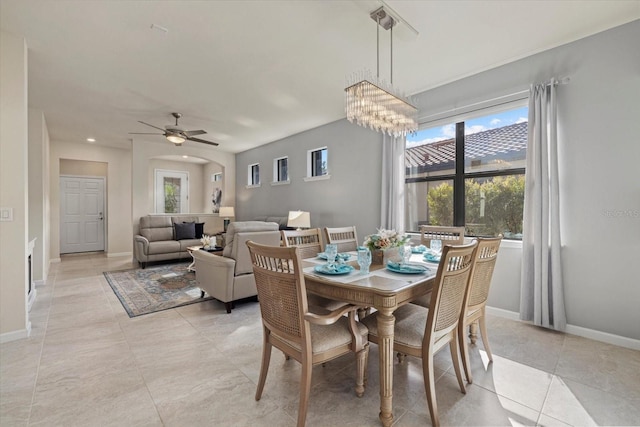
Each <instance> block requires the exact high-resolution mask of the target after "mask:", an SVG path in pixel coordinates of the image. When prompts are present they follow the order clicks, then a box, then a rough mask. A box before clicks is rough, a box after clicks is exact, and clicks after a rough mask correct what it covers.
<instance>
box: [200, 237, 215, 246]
mask: <svg viewBox="0 0 640 427" xmlns="http://www.w3.org/2000/svg"><path fill="white" fill-rule="evenodd" d="M200 243H202V247H203V248H204V249H213V248H214V247H215V246H216V238H215V237H214V236H208V235H206V234H203V235H202V237H201V238H200Z"/></svg>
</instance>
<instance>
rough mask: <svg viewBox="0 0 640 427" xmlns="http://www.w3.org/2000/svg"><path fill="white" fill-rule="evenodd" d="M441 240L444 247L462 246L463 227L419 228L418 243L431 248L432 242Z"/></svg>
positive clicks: (422, 226) (432, 226)
mask: <svg viewBox="0 0 640 427" xmlns="http://www.w3.org/2000/svg"><path fill="white" fill-rule="evenodd" d="M436 239H437V240H441V241H442V246H444V245H462V244H464V227H443V226H436V225H421V226H420V243H421V244H423V245H425V246H428V247H431V241H432V240H436Z"/></svg>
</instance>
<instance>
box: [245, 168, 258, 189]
mask: <svg viewBox="0 0 640 427" xmlns="http://www.w3.org/2000/svg"><path fill="white" fill-rule="evenodd" d="M247 185H248V186H249V187H257V186H259V185H260V164H259V163H254V164H252V165H249V176H248V177H247Z"/></svg>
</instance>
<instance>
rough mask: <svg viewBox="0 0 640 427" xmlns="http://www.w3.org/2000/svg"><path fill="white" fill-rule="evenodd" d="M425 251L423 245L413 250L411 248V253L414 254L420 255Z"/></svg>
mask: <svg viewBox="0 0 640 427" xmlns="http://www.w3.org/2000/svg"><path fill="white" fill-rule="evenodd" d="M426 250H427V247H426V246H425V245H419V246H414V247H413V248H411V252H413V253H414V254H421V253H423V252H424V251H426Z"/></svg>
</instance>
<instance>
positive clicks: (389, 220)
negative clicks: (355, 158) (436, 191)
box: [380, 135, 407, 233]
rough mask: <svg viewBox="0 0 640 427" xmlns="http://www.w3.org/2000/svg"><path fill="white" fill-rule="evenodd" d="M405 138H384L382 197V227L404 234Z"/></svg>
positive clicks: (385, 136) (386, 136)
mask: <svg viewBox="0 0 640 427" xmlns="http://www.w3.org/2000/svg"><path fill="white" fill-rule="evenodd" d="M406 141H407V139H406V138H405V137H393V136H388V135H384V136H383V137H382V195H381V205H382V206H381V214H380V222H381V224H380V226H381V227H382V228H386V229H387V230H396V231H398V232H400V233H404V176H405V166H404V149H405V143H406Z"/></svg>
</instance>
